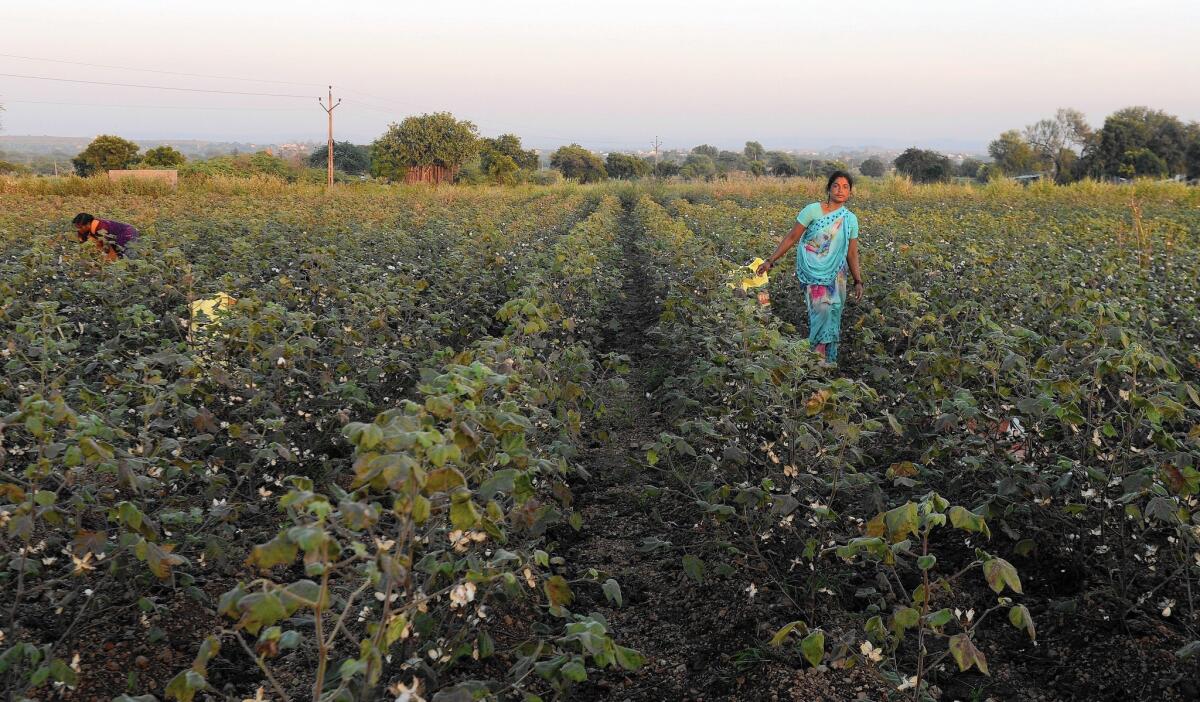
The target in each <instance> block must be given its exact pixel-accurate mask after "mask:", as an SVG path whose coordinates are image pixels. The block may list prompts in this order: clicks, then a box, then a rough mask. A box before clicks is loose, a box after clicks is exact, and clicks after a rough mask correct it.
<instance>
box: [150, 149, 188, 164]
mask: <svg viewBox="0 0 1200 702" xmlns="http://www.w3.org/2000/svg"><path fill="white" fill-rule="evenodd" d="M185 161H187V157H186V156H184V155H183V154H181V153H179V151H177V150H176V149H175V148H174V147H172V146H168V145H166V144H163V145H162V146H156V147H154V148H153V149H147V150H146V153H145V154H143V155H142V165H143V166H147V167H149V168H178V167H180V166H182V165H183V164H184V162H185Z"/></svg>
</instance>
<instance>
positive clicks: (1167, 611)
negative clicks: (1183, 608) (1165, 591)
mask: <svg viewBox="0 0 1200 702" xmlns="http://www.w3.org/2000/svg"><path fill="white" fill-rule="evenodd" d="M1158 606H1159V607H1162V615H1163V616H1164V617H1169V616H1171V608H1172V607H1174V606H1175V600H1168V599H1164V600H1163V601H1162V602H1159V603H1158Z"/></svg>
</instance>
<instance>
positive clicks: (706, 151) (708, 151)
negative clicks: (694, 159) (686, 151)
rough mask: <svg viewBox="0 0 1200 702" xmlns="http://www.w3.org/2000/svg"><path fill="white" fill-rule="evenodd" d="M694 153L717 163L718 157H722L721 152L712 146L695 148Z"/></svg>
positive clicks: (705, 145) (702, 145)
mask: <svg viewBox="0 0 1200 702" xmlns="http://www.w3.org/2000/svg"><path fill="white" fill-rule="evenodd" d="M692 153H694V154H699V155H701V156H707V157H709V158H711V159H712V160H714V161H716V160H717V157H718V156H720V155H721V150H720V149H718V148H717V147H715V146H713V145H712V144H701V145H700V146H697V147H695V148H693V149H692Z"/></svg>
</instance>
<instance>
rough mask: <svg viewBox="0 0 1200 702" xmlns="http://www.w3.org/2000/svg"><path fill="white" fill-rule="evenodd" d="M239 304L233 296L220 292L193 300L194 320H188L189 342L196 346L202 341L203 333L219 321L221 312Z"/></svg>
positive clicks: (192, 311)
mask: <svg viewBox="0 0 1200 702" xmlns="http://www.w3.org/2000/svg"><path fill="white" fill-rule="evenodd" d="M235 304H237V300H236V299H234V298H233V296H231V295H227V294H226V293H223V292H219V293H217V294H216V295H213V296H212V297H205V298H201V299H199V300H193V301H192V304H191V308H190V309H191V313H192V318H191V319H190V320H188V342H189V343H192V344H195V343H198V342H200V341H201V340H202V337H201V332H203V331H204V329H205V327H207V326H208V325H210V324H212V323H213V322H214V321H216V319H217V314H218V313H219V312H220V311H221V310H227V309H229V308H230V307H233V306H234V305H235Z"/></svg>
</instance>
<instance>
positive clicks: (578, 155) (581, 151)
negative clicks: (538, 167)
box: [550, 144, 608, 183]
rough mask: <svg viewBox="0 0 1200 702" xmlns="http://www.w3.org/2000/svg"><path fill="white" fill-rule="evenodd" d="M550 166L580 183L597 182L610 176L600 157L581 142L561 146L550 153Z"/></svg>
mask: <svg viewBox="0 0 1200 702" xmlns="http://www.w3.org/2000/svg"><path fill="white" fill-rule="evenodd" d="M550 167H551V168H553V169H555V170H557V171H561V172H562V174H563V176H564V177H566V178H571V179H574V180H578V181H579V182H580V183H595V182H598V181H601V180H604V179H605V178H608V171H606V170H605V169H604V162H603V161H601V160H600V157H599V156H597V155H596V154H594V153H592V152H591V151H588V150H587V149H585V148H583V147H582V146H580V145H579V144H571V145H569V146H561V147H559V148H558V150H557V151H555V152H554V153H553V154H551V155H550Z"/></svg>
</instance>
